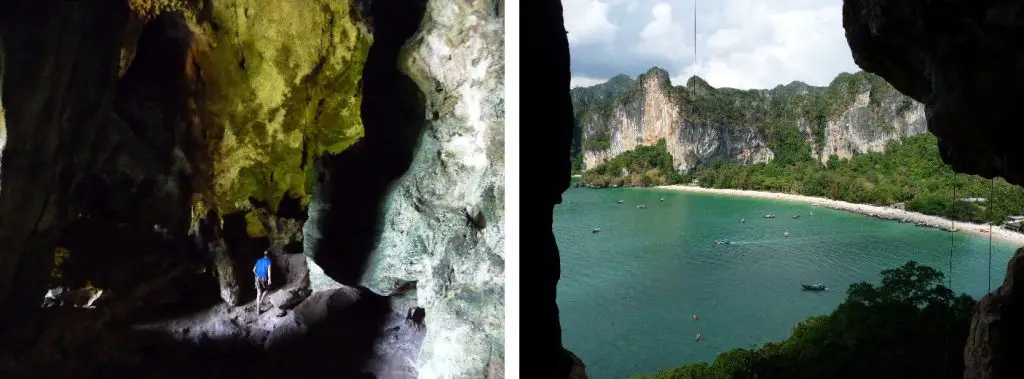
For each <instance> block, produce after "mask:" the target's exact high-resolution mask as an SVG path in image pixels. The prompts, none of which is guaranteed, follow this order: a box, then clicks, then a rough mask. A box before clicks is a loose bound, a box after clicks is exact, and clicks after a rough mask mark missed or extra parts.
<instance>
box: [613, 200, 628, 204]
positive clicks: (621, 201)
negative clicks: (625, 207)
mask: <svg viewBox="0 0 1024 379" xmlns="http://www.w3.org/2000/svg"><path fill="white" fill-rule="evenodd" d="M625 202H626V201H625V200H619V201H616V202H615V203H617V204H622V203H625Z"/></svg>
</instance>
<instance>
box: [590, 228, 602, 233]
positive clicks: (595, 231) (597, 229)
mask: <svg viewBox="0 0 1024 379" xmlns="http://www.w3.org/2000/svg"><path fill="white" fill-rule="evenodd" d="M600 232H601V228H594V230H591V231H590V233H591V234H596V233H600Z"/></svg>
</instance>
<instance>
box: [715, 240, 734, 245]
mask: <svg viewBox="0 0 1024 379" xmlns="http://www.w3.org/2000/svg"><path fill="white" fill-rule="evenodd" d="M715 245H732V241H729V240H715Z"/></svg>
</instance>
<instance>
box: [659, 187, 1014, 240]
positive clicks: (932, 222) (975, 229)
mask: <svg viewBox="0 0 1024 379" xmlns="http://www.w3.org/2000/svg"><path fill="white" fill-rule="evenodd" d="M655 188H658V189H666V190H672V191H686V192H701V193H710V194H719V195H729V196H744V197H754V198H759V199H775V200H786V201H794V202H801V203H809V204H815V205H818V206H821V207H826V208H832V209H838V210H842V211H847V212H853V213H859V214H863V215H868V216H872V217H877V218H881V219H887V220H905V221H906V222H912V223H915V224H920V225H921V226H926V227H930V228H937V229H942V230H946V231H949V230H950V228H951V227H953V228H955V231H956V232H958V233H970V234H974V235H977V236H982V237H988V236H989V233H988V232H983V231H982V230H988V228H989V226H988V225H987V224H974V223H968V222H960V221H957V222H955V223H954V222H953V221H951V220H949V219H946V218H942V217H939V216H929V215H926V214H922V213H917V212H909V211H905V210H901V209H896V208H890V207H880V206H877V205H866V204H854V203H848V202H845V201H839V200H831V199H826V198H823V197H814V196H803V195H791V194H785V193H774V192H759V191H747V190H735V189H717V188H701V187H697V186H691V185H671V186H659V187H655ZM992 239H993V240H998V241H1002V242H1007V243H1010V244H1013V245H1017V246H1024V234H1022V233H1018V232H1015V231H1012V230H1009V229H1005V228H1002V227H1000V226H993V227H992Z"/></svg>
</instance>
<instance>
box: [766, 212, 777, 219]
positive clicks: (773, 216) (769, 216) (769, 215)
mask: <svg viewBox="0 0 1024 379" xmlns="http://www.w3.org/2000/svg"><path fill="white" fill-rule="evenodd" d="M764 218H775V215H773V214H771V213H769V214H766V215H764Z"/></svg>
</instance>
